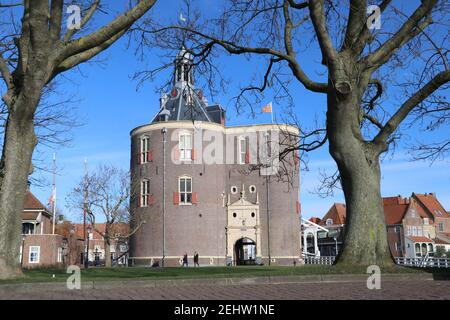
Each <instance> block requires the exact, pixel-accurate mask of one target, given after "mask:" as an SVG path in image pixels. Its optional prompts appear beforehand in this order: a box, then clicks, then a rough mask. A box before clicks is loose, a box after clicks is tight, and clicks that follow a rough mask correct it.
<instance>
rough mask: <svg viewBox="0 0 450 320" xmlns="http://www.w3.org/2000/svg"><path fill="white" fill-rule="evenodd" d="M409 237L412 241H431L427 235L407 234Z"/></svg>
mask: <svg viewBox="0 0 450 320" xmlns="http://www.w3.org/2000/svg"><path fill="white" fill-rule="evenodd" d="M408 238H409V239H411V240H412V241H414V242H433V240H431V239H429V238H427V237H412V236H409V237H408Z"/></svg>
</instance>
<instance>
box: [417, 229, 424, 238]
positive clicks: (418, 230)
mask: <svg viewBox="0 0 450 320" xmlns="http://www.w3.org/2000/svg"><path fill="white" fill-rule="evenodd" d="M417 236H419V237H421V236H423V230H422V228H421V227H417Z"/></svg>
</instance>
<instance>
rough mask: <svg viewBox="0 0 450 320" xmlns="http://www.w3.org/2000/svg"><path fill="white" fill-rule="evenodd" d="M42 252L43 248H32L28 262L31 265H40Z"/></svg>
mask: <svg viewBox="0 0 450 320" xmlns="http://www.w3.org/2000/svg"><path fill="white" fill-rule="evenodd" d="M40 251H41V247H39V246H31V247H30V255H29V259H28V262H29V263H39V256H40Z"/></svg>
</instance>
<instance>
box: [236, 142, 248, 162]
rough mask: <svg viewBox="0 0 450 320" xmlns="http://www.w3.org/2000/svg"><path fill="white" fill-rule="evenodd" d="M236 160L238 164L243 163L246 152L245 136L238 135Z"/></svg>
mask: <svg viewBox="0 0 450 320" xmlns="http://www.w3.org/2000/svg"><path fill="white" fill-rule="evenodd" d="M242 146H244V151H242ZM238 148H239V149H238V153H237V154H238V162H239V164H245V156H246V154H247V150H248V148H247V139H246V138H245V137H243V136H242V137H239V144H238Z"/></svg>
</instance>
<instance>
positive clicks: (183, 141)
mask: <svg viewBox="0 0 450 320" xmlns="http://www.w3.org/2000/svg"><path fill="white" fill-rule="evenodd" d="M179 150H180V160H182V161H186V160H192V135H191V134H190V133H181V134H180V142H179Z"/></svg>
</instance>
